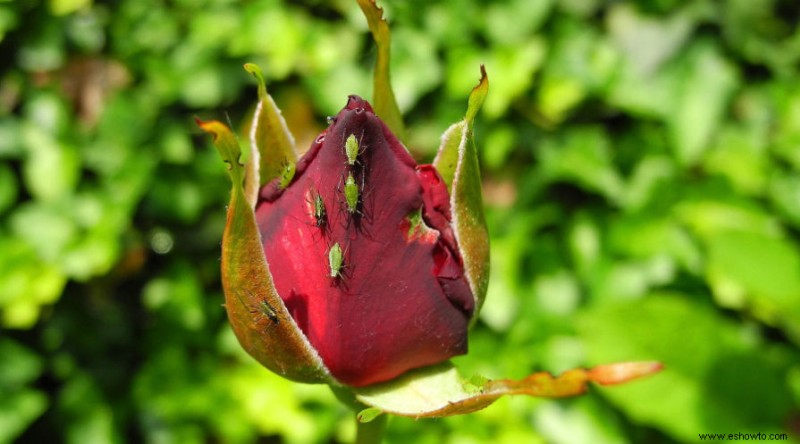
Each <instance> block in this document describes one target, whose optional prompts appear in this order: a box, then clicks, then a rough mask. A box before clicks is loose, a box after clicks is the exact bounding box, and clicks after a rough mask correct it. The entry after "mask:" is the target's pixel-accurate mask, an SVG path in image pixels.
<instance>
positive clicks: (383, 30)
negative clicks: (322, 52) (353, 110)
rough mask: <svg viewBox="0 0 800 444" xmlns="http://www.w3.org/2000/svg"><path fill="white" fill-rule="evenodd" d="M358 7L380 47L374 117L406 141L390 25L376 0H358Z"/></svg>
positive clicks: (374, 88) (376, 70)
mask: <svg viewBox="0 0 800 444" xmlns="http://www.w3.org/2000/svg"><path fill="white" fill-rule="evenodd" d="M358 6H360V7H361V10H362V11H363V12H364V16H365V17H366V18H367V25H368V26H369V30H370V32H371V33H372V38H373V40H375V45H376V46H377V47H378V57H377V59H376V60H375V71H374V78H373V91H372V108H373V109H374V110H375V114H376V115H377V116H378V117H380V118H381V120H383V121H384V123H386V125H387V126H388V127H389V129H391V130H392V132H393V133H394V134H395V136H397V138H398V139H400V140H401V141H405V133H406V131H405V125H403V116H402V114H400V107H399V106H397V99H395V96H394V91H393V90H392V83H391V80H390V76H389V56H390V52H391V46H392V45H391V35H390V33H389V24H388V23H386V19H384V18H383V9H382V8H379V7H378V5H376V4H375V0H358Z"/></svg>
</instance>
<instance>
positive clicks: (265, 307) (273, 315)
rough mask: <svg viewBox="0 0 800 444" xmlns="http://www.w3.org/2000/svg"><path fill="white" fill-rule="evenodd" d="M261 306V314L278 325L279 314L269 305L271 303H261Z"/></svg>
mask: <svg viewBox="0 0 800 444" xmlns="http://www.w3.org/2000/svg"><path fill="white" fill-rule="evenodd" d="M259 305H260V306H259V309H260V310H261V314H263V315H264V316H266V317H267V318H268V319H269V320H270V321H272V322H274V323H276V324H277V323H278V313H277V312H275V309H274V308H272V306H271V305H269V302H267V301H261V303H260V304H259Z"/></svg>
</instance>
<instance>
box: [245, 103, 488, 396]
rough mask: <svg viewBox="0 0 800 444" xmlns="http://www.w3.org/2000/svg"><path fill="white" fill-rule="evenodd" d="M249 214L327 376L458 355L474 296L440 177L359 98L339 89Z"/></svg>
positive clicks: (365, 379) (378, 374)
mask: <svg viewBox="0 0 800 444" xmlns="http://www.w3.org/2000/svg"><path fill="white" fill-rule="evenodd" d="M283 182H285V180H284V181H283ZM255 212H256V221H257V224H258V229H259V231H260V233H261V238H262V241H263V247H264V253H265V256H266V261H267V263H268V264H269V268H270V272H271V274H272V277H273V280H274V284H275V288H276V290H277V293H278V294H279V295H280V297H281V299H282V300H283V302H284V304H285V306H286V308H287V309H288V311H289V313H290V314H291V316H292V318H293V319H294V321H295V322H296V323H297V326H298V327H299V328H300V330H301V331H302V332H303V333H304V334H305V336H306V337H307V338H308V340H309V342H310V343H311V345H312V346H313V347H314V349H315V350H316V351H317V353H318V354H319V356H320V357H321V359H322V361H323V362H324V364H325V366H326V367H327V369H328V371H329V372H330V373H331V375H332V376H333V377H334V378H335V379H336V380H337V381H338V382H340V383H342V384H345V385H350V386H364V385H369V384H374V383H378V382H383V381H387V380H390V379H393V378H395V377H397V376H399V375H400V374H403V373H405V372H406V371H408V370H410V369H414V368H418V367H423V366H427V365H431V364H436V363H439V362H442V361H446V360H447V359H449V358H451V357H453V356H455V355H460V354H464V353H466V351H467V328H468V325H469V322H470V319H471V317H472V316H473V314H474V312H475V306H476V298H475V296H474V295H473V293H472V291H471V290H470V286H469V283H468V281H467V279H466V277H465V273H464V264H463V260H462V257H461V254H460V252H459V246H458V242H457V241H456V236H455V234H454V232H453V228H452V226H451V219H452V216H451V211H450V201H449V194H448V190H447V186H446V185H445V183H444V181H443V180H442V178H441V177H440V176H439V174H438V173H437V172H436V169H435V168H433V167H432V166H430V165H422V166H418V165H417V164H416V162H415V161H414V160H413V158H412V157H411V156H410V155H409V153H408V151H407V150H406V149H405V147H404V146H403V145H402V144H401V143H400V141H399V140H398V139H397V137H395V135H394V134H393V133H392V131H391V130H390V129H389V128H388V127H387V126H386V125H385V124H384V123H383V122H382V121H381V119H380V118H378V117H377V116H376V115H375V114H374V112H373V110H372V107H371V106H370V104H369V103H367V102H366V101H364V100H362V99H361V98H360V97H357V96H350V98H349V100H348V102H347V105H346V106H345V108H344V109H343V110H342V111H341V112H340V113H339V114H338V115H337V116H336V117H335V118H333V119H332V121H331V124H330V126H329V127H328V128H327V129H326V130H325V131H323V132H322V134H320V135H319V136H318V137H317V138H316V140H315V141H314V143H313V144H312V146H311V148H310V149H309V150H308V151H307V153H306V154H305V155H304V156H303V157H302V158H300V159H299V160H298V162H297V165H296V170H295V174H294V177H293V180H292V181H291V183H289V184H288V185H286V184H285V183H282V178H281V177H277V178H276V179H274V180H273V181H272V182H270V183H268V184H266V185H265V186H263V187H262V188H261V190H260V192H259V195H258V200H257V202H256V207H255Z"/></svg>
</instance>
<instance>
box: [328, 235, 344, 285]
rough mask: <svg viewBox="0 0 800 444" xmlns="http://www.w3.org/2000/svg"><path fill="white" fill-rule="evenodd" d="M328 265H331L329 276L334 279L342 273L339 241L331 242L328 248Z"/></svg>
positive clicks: (342, 263) (342, 259)
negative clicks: (331, 244)
mask: <svg viewBox="0 0 800 444" xmlns="http://www.w3.org/2000/svg"><path fill="white" fill-rule="evenodd" d="M328 265H329V266H330V267H331V278H333V279H336V278H338V277H340V276H341V275H342V268H344V257H343V255H342V247H340V246H339V242H336V243H335V244H333V246H332V247H331V249H330V250H328Z"/></svg>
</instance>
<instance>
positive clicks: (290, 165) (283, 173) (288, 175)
mask: <svg viewBox="0 0 800 444" xmlns="http://www.w3.org/2000/svg"><path fill="white" fill-rule="evenodd" d="M295 170H296V167H295V165H294V162H292V161H290V160H289V159H286V160H285V161H284V162H283V164H282V165H281V170H280V173H279V177H280V180H279V181H278V187H280V189H282V190H283V189H285V188H286V187H288V186H289V184H290V183H292V179H294V173H295Z"/></svg>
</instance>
